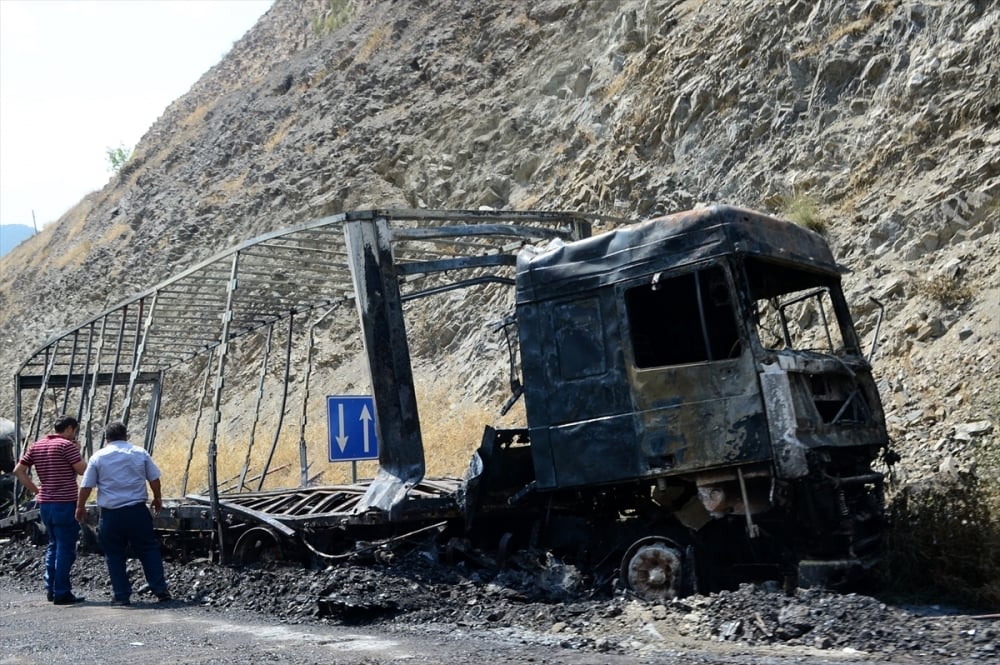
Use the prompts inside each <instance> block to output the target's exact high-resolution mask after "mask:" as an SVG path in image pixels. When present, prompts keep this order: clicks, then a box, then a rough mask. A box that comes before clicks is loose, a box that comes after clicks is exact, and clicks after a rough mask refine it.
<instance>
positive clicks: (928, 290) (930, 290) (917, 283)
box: [913, 275, 974, 307]
mask: <svg viewBox="0 0 1000 665" xmlns="http://www.w3.org/2000/svg"><path fill="white" fill-rule="evenodd" d="M913 286H914V289H915V290H916V291H917V293H920V294H922V295H925V296H927V297H929V298H933V299H934V300H936V301H938V302H939V303H941V304H942V305H944V306H945V307H958V306H960V305H963V304H964V303H966V302H968V301H969V300H971V299H972V297H973V295H974V293H973V291H972V287H970V286H969V285H967V284H963V283H962V281H961V280H960V279H958V278H957V277H949V276H947V275H935V276H934V277H930V278H928V279H915V280H913Z"/></svg>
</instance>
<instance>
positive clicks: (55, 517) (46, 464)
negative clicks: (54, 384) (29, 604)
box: [14, 416, 87, 605]
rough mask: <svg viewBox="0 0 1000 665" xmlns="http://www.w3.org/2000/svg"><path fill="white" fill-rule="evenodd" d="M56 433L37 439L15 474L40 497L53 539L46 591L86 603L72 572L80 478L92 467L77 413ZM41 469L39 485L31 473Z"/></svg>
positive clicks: (55, 598) (59, 601)
mask: <svg viewBox="0 0 1000 665" xmlns="http://www.w3.org/2000/svg"><path fill="white" fill-rule="evenodd" d="M52 429H53V430H54V433H52V434H49V435H47V436H45V437H44V438H42V439H39V440H38V441H35V442H34V443H33V444H31V446H30V447H29V448H28V450H26V451H25V453H24V454H23V455H21V459H20V460H18V462H17V464H16V465H15V466H14V475H15V476H17V479H18V481H20V483H21V484H22V485H24V487H25V488H26V489H27V490H28V491H29V492H31V493H33V494H35V495H37V496H36V500H37V502H38V512H39V514H40V516H41V518H42V524H44V525H45V532H46V533H47V534H48V537H49V545H48V547H47V548H46V550H45V590H46V592H47V594H48V599H49V600H50V601H52V602H53V603H54V604H56V605H72V604H74V603H80V602H83V597H82V596H74V595H73V589H72V587H71V584H70V579H69V571H70V569H71V568H72V567H73V562H74V561H76V540H77V537H78V536H79V535H80V525H79V524H78V523H77V521H76V515H75V512H76V511H75V509H76V499H77V487H76V477H77V476H79V475H82V474H83V472H84V471H85V470H86V469H87V465H86V464H84V462H83V458H82V457H81V456H80V444H79V443H77V441H76V437H77V434H79V432H80V423H78V422H77V420H76V418H73V417H72V416H62V417H60V418H59V419H58V420H56V422H55V424H54V425H53V426H52ZM31 467H35V473H36V474H37V475H38V480H39V481H40V483H39V485H35V483H34V482H32V480H31V477H30V475H29V474H28V471H29V470H30V469H31Z"/></svg>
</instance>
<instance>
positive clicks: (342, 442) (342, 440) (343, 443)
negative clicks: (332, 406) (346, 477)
mask: <svg viewBox="0 0 1000 665" xmlns="http://www.w3.org/2000/svg"><path fill="white" fill-rule="evenodd" d="M337 415H338V416H340V434H338V435H337V445H338V446H340V453H341V454H343V453H344V449H345V448H347V437H346V436H344V404H343V403H340V404H338V405H337ZM367 446H368V433H367V432H365V450H368V448H367Z"/></svg>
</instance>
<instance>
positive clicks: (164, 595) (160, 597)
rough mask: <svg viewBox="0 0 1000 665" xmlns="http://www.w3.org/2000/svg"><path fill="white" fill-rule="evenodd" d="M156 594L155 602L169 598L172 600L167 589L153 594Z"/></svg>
mask: <svg viewBox="0 0 1000 665" xmlns="http://www.w3.org/2000/svg"><path fill="white" fill-rule="evenodd" d="M153 595H155V596H156V602H158V603H165V602H167V601H169V600H173V599H174V598H173V596H171V595H170V592H169V591H164V592H162V593H157V594H153Z"/></svg>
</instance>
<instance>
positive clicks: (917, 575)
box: [881, 476, 1000, 609]
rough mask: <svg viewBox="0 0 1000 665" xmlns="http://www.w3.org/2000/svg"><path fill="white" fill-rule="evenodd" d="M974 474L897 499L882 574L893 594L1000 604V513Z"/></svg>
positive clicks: (901, 494)
mask: <svg viewBox="0 0 1000 665" xmlns="http://www.w3.org/2000/svg"><path fill="white" fill-rule="evenodd" d="M990 492H992V493H995V492H996V489H995V487H994V488H989V487H985V486H984V484H983V482H982V481H981V480H979V479H978V478H977V477H975V476H969V477H963V478H953V479H946V480H938V481H935V482H926V483H924V484H921V485H913V486H909V487H906V488H904V489H903V490H902V491H900V492H899V493H898V494H897V495H896V496H895V497H894V498H893V500H892V503H891V504H890V506H889V512H890V515H891V518H892V524H893V526H892V528H891V530H890V532H889V537H888V542H887V545H888V547H887V552H886V556H885V559H884V561H883V562H882V566H881V572H882V577H883V580H884V582H885V585H886V590H887V592H888V593H890V594H893V595H899V596H901V597H909V598H912V599H915V600H919V601H922V602H934V603H941V602H945V603H957V604H960V605H963V606H969V605H972V606H977V607H983V608H994V609H995V608H996V607H1000V578H998V572H997V571H1000V516H998V515H996V514H991V513H990V510H989V509H988V508H987V505H988V504H984V501H983V495H984V493H987V494H988V493H990Z"/></svg>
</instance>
